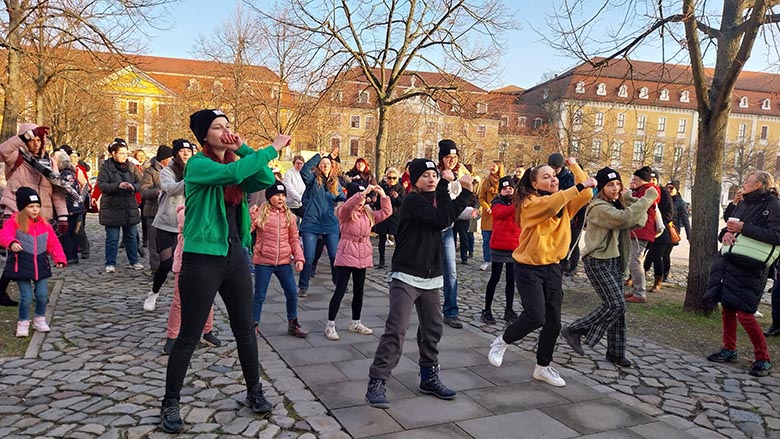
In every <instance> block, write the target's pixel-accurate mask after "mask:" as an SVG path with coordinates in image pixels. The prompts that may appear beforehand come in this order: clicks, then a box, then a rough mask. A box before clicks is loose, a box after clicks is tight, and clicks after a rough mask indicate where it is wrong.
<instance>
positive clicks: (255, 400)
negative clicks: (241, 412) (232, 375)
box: [245, 383, 274, 414]
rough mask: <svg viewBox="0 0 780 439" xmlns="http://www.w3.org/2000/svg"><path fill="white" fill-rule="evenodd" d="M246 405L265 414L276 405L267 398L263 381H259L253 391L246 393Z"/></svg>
mask: <svg viewBox="0 0 780 439" xmlns="http://www.w3.org/2000/svg"><path fill="white" fill-rule="evenodd" d="M245 402H246V405H247V407H249V408H251V409H252V411H253V412H255V413H260V414H265V413H268V412H270V411H271V410H273V408H274V406H273V405H271V403H270V402H268V400H267V399H265V395H263V383H257V384H255V386H254V387H253V388H252V391H251V392H249V393H248V394H247V395H246V401H245Z"/></svg>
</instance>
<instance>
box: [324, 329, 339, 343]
mask: <svg viewBox="0 0 780 439" xmlns="http://www.w3.org/2000/svg"><path fill="white" fill-rule="evenodd" d="M325 338H327V339H328V340H338V339H339V333H338V332H336V327H335V326H326V327H325Z"/></svg>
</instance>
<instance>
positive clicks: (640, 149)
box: [631, 140, 645, 162]
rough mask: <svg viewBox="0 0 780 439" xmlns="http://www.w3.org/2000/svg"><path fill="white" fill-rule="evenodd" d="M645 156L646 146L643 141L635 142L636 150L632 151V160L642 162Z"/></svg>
mask: <svg viewBox="0 0 780 439" xmlns="http://www.w3.org/2000/svg"><path fill="white" fill-rule="evenodd" d="M644 156H645V144H644V142H642V141H641V140H634V150H633V151H632V156H631V158H632V160H633V161H634V162H641V161H642V159H643V158H644Z"/></svg>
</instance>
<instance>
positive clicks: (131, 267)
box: [127, 262, 144, 270]
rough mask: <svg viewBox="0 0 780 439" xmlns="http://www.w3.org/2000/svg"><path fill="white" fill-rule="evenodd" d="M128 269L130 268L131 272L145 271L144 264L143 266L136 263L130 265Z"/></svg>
mask: <svg viewBox="0 0 780 439" xmlns="http://www.w3.org/2000/svg"><path fill="white" fill-rule="evenodd" d="M127 268H129V269H131V270H143V269H144V264H142V263H140V262H136V263H135V264H130V265H128V266H127Z"/></svg>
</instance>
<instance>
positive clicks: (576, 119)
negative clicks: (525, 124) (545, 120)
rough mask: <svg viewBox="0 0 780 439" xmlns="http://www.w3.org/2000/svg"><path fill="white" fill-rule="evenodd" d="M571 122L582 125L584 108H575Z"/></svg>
mask: <svg viewBox="0 0 780 439" xmlns="http://www.w3.org/2000/svg"><path fill="white" fill-rule="evenodd" d="M571 124H572V125H574V126H580V125H582V110H574V114H573V115H572V118H571ZM534 128H536V127H534Z"/></svg>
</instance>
